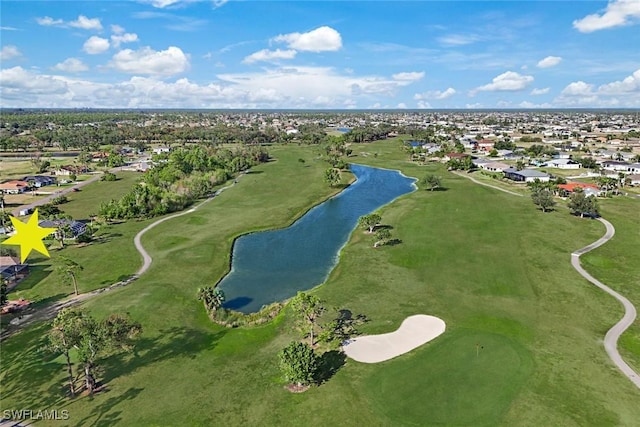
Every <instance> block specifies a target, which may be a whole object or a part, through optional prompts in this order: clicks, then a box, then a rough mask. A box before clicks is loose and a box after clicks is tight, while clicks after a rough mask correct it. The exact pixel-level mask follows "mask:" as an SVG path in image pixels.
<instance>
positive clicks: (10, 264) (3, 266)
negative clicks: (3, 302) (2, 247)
mask: <svg viewBox="0 0 640 427" xmlns="http://www.w3.org/2000/svg"><path fill="white" fill-rule="evenodd" d="M28 275H29V266H28V265H27V264H22V263H20V258H17V257H10V256H0V278H1V279H2V280H6V281H7V289H8V290H11V289H13V288H14V287H15V286H16V285H17V284H18V282H20V280H22V279H24V278H25V277H27V276H28Z"/></svg>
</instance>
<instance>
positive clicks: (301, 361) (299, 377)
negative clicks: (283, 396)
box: [278, 341, 318, 386]
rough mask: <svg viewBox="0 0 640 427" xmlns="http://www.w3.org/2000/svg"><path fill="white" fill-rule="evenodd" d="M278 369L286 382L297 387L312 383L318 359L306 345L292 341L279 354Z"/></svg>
mask: <svg viewBox="0 0 640 427" xmlns="http://www.w3.org/2000/svg"><path fill="white" fill-rule="evenodd" d="M278 356H279V358H280V368H281V369H282V373H283V374H284V377H285V379H286V380H287V381H289V382H290V383H292V384H296V385H297V386H304V385H309V384H311V383H313V381H314V377H315V373H316V370H317V366H318V358H317V357H316V354H315V352H314V351H313V348H312V347H311V346H309V345H308V344H307V343H302V342H298V341H292V342H291V343H290V344H289V345H288V346H286V347H285V348H284V349H282V351H280V354H279V355H278Z"/></svg>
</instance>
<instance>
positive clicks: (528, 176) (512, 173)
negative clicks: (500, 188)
mask: <svg viewBox="0 0 640 427" xmlns="http://www.w3.org/2000/svg"><path fill="white" fill-rule="evenodd" d="M503 173H504V176H505V178H507V179H510V180H512V181H517V182H535V180H536V179H537V180H538V181H540V182H549V181H550V180H551V176H550V175H548V174H546V173H544V172H540V171H537V170H534V169H522V170H517V169H513V168H510V169H505V170H504V171H503Z"/></svg>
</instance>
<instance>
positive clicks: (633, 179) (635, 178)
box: [627, 174, 640, 187]
mask: <svg viewBox="0 0 640 427" xmlns="http://www.w3.org/2000/svg"><path fill="white" fill-rule="evenodd" d="M627 179H628V180H629V184H630V185H633V186H634V187H635V186H639V185H640V174H631V175H627Z"/></svg>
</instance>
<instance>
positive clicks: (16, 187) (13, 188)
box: [0, 179, 29, 194]
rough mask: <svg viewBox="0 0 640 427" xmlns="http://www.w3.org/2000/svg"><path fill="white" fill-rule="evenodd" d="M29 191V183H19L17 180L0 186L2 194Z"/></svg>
mask: <svg viewBox="0 0 640 427" xmlns="http://www.w3.org/2000/svg"><path fill="white" fill-rule="evenodd" d="M28 189H29V183H28V182H26V181H19V180H17V179H14V180H11V181H6V182H3V183H2V184H0V191H2V192H3V193H4V194H20V193H24V192H25V191H27V190H28Z"/></svg>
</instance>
